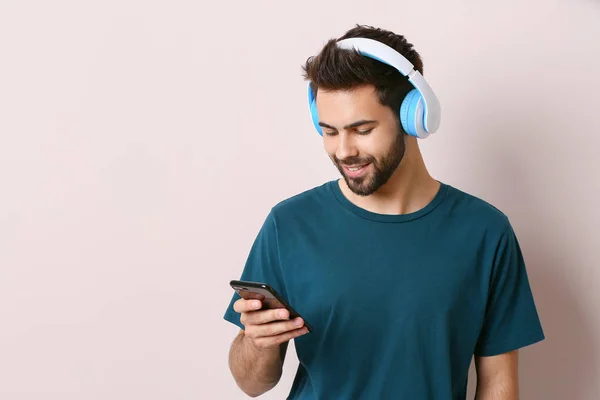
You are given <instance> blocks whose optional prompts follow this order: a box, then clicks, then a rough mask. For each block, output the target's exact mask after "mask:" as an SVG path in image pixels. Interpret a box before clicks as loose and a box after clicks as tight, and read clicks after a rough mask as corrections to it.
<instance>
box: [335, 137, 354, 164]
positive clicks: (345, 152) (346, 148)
mask: <svg viewBox="0 0 600 400" xmlns="http://www.w3.org/2000/svg"><path fill="white" fill-rule="evenodd" d="M338 138H339V139H338V143H337V148H336V151H335V156H336V157H337V158H338V160H344V159H346V158H349V157H356V156H358V148H357V147H356V145H355V143H354V140H353V139H352V137H351V135H348V134H346V133H339V134H338Z"/></svg>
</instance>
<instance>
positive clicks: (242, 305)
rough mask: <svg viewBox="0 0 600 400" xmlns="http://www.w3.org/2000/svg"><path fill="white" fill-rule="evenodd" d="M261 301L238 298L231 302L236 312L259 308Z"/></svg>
mask: <svg viewBox="0 0 600 400" xmlns="http://www.w3.org/2000/svg"><path fill="white" fill-rule="evenodd" d="M261 307H262V302H261V301H260V300H245V299H239V300H237V301H236V302H235V303H233V310H234V311H235V312H237V313H244V312H250V311H256V310H260V308H261Z"/></svg>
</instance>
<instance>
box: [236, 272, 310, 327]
mask: <svg viewBox="0 0 600 400" xmlns="http://www.w3.org/2000/svg"><path fill="white" fill-rule="evenodd" d="M229 285H230V286H231V287H232V288H233V290H235V291H236V292H238V294H239V295H240V296H241V297H242V298H244V299H246V300H251V299H258V300H260V301H261V302H262V305H263V306H262V308H261V310H267V309H273V308H285V309H287V310H288V312H289V313H290V319H294V318H297V317H300V318H302V319H303V320H304V325H305V326H306V328H307V329H308V331H309V332H310V331H312V326H310V324H309V323H308V322H306V320H305V319H304V318H303V317H302V316H301V315H300V314H298V313H297V312H296V310H294V309H293V308H292V306H290V305H289V304H288V302H287V301H285V299H284V298H283V297H282V296H281V295H280V294H279V293H277V291H276V290H275V289H273V288H272V287H271V286H270V285H268V284H266V283H262V282H249V281H238V280H233V281H230V282H229Z"/></svg>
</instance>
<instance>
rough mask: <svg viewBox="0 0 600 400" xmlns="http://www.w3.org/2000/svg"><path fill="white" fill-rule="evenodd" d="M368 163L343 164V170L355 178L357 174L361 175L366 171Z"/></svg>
mask: <svg viewBox="0 0 600 400" xmlns="http://www.w3.org/2000/svg"><path fill="white" fill-rule="evenodd" d="M369 165H371V164H370V163H367V164H363V165H344V171H345V172H346V175H348V176H349V177H352V178H356V177H358V176H361V175H362V174H363V173H364V172H365V171H366V169H367V167H368V166H369Z"/></svg>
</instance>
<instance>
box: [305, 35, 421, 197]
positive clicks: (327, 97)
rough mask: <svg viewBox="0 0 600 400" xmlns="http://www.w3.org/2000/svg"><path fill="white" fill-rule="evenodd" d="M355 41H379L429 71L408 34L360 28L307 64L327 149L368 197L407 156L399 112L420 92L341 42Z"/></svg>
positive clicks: (331, 42) (356, 189) (348, 180)
mask: <svg viewBox="0 0 600 400" xmlns="http://www.w3.org/2000/svg"><path fill="white" fill-rule="evenodd" d="M351 37H363V38H369V39H374V40H378V41H380V42H382V43H384V44H386V45H388V46H390V47H392V48H394V49H395V50H396V51H398V52H399V53H400V54H402V55H403V56H404V57H406V58H407V59H408V60H409V61H410V62H411V63H412V64H413V65H414V66H415V69H416V70H418V71H419V72H421V73H423V64H422V62H421V59H420V57H419V54H418V53H417V52H416V51H415V50H413V48H412V45H411V44H410V43H408V42H407V41H406V39H405V38H404V37H403V36H400V35H396V34H394V33H392V32H389V31H386V30H382V29H379V28H373V27H370V26H361V25H357V26H356V27H355V28H353V29H351V30H349V31H348V32H346V33H345V34H344V35H343V36H342V37H340V38H338V39H331V40H329V41H328V42H327V43H326V44H325V46H324V47H323V49H322V50H321V52H320V53H319V54H318V55H317V56H314V57H310V58H309V59H308V60H307V62H306V64H305V65H304V66H303V70H304V78H305V79H307V80H310V81H311V87H312V90H313V93H314V94H315V97H316V99H317V108H318V114H319V125H321V127H322V130H323V138H324V144H325V149H326V151H327V153H328V154H329V157H330V158H331V160H332V161H333V163H334V164H335V165H336V167H337V168H338V170H339V171H340V173H341V174H342V176H343V177H344V180H345V181H346V184H347V185H348V187H349V188H350V190H352V191H353V192H354V193H356V194H358V195H361V196H367V195H370V194H372V193H374V192H375V191H377V190H378V189H379V188H380V187H381V186H383V185H384V184H385V183H386V182H387V181H388V180H389V179H390V177H391V176H392V175H393V174H394V172H395V171H396V169H397V167H398V166H399V165H400V162H401V161H402V159H403V157H404V154H405V149H406V146H405V139H406V133H405V132H404V131H403V129H402V126H401V124H400V119H399V110H400V106H401V104H402V101H403V100H404V97H405V96H406V94H407V93H408V92H409V91H410V90H412V89H414V87H413V86H412V84H411V83H410V82H408V80H407V79H406V77H404V76H402V74H400V73H399V72H398V71H397V70H396V69H394V68H393V67H391V66H389V65H386V64H384V63H381V62H379V61H376V60H374V59H372V58H370V57H364V56H362V55H360V54H359V53H358V52H356V51H350V50H343V49H340V48H338V47H337V46H336V42H337V41H339V40H342V39H346V38H351ZM357 168H358V169H357Z"/></svg>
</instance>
